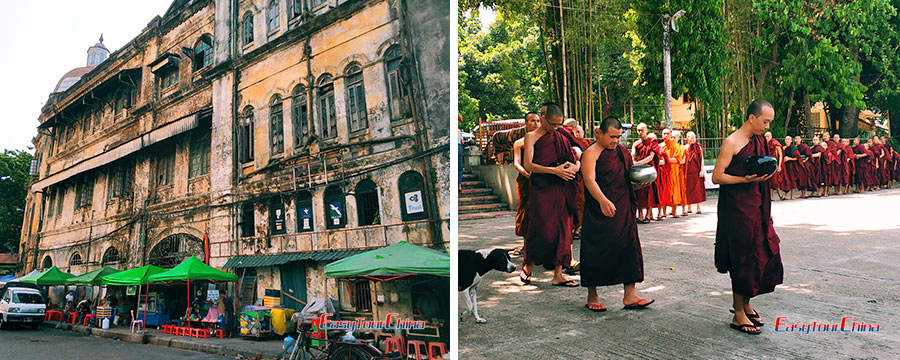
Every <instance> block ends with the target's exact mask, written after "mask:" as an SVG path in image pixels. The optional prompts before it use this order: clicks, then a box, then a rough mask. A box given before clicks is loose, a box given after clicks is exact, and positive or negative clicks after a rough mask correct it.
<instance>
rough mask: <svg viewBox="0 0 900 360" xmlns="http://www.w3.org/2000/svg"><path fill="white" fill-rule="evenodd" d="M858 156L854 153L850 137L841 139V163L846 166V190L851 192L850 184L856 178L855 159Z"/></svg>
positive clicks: (844, 180) (844, 183) (844, 181)
mask: <svg viewBox="0 0 900 360" xmlns="http://www.w3.org/2000/svg"><path fill="white" fill-rule="evenodd" d="M855 158H856V156H855V154H854V153H853V148H852V147H850V139H841V164H842V165H843V166H844V178H843V185H844V192H845V193H847V194H849V193H850V186H852V185H853V179H854V175H853V174H854V172H855V171H854V170H855V168H854V165H853V163H854V160H856V159H855Z"/></svg>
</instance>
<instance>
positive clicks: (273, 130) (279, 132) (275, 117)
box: [269, 94, 284, 155]
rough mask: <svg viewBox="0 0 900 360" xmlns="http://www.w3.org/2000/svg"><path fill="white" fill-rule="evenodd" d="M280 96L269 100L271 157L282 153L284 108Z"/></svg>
mask: <svg viewBox="0 0 900 360" xmlns="http://www.w3.org/2000/svg"><path fill="white" fill-rule="evenodd" d="M282 105H283V104H282V102H281V95H278V94H275V95H273V96H272V99H271V100H269V144H271V145H272V155H277V154H281V153H282V152H283V151H284V107H283V106H282Z"/></svg>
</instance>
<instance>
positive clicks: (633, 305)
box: [623, 298, 656, 310]
mask: <svg viewBox="0 0 900 360" xmlns="http://www.w3.org/2000/svg"><path fill="white" fill-rule="evenodd" d="M644 300H650V299H643V298H641V299H638V300H637V301H635V302H633V303H631V304H626V305H625V307H624V308H623V309H628V310H639V309H646V308H647V306H650V304H652V303H653V302H655V301H656V300H650V302H648V303H646V304H643V305H641V301H644Z"/></svg>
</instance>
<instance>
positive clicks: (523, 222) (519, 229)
mask: <svg viewBox="0 0 900 360" xmlns="http://www.w3.org/2000/svg"><path fill="white" fill-rule="evenodd" d="M524 152H525V148H524V147H523V148H522V153H523V154H521V156H522V158H525V154H524ZM529 183H530V181H529V180H528V178H527V177H525V175H522V174H521V173H520V174H519V176H516V195H517V197H518V202H519V208H518V209H517V210H516V235H518V236H525V235H526V234H528V195H529V189H528V184H529Z"/></svg>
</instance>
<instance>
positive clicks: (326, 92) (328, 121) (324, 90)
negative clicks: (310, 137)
mask: <svg viewBox="0 0 900 360" xmlns="http://www.w3.org/2000/svg"><path fill="white" fill-rule="evenodd" d="M318 84H319V94H318V95H319V123H320V124H322V126H321V127H320V129H321V132H322V138H323V139H333V138H336V137H337V119H336V118H335V113H334V83H333V82H332V80H331V75H329V74H325V75H322V77H320V78H319V83H318Z"/></svg>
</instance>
